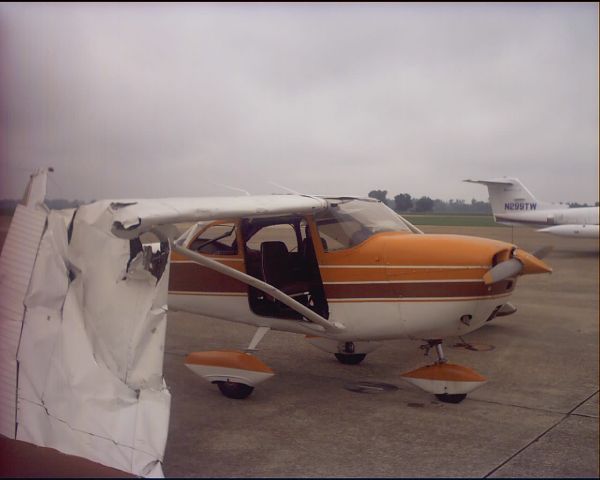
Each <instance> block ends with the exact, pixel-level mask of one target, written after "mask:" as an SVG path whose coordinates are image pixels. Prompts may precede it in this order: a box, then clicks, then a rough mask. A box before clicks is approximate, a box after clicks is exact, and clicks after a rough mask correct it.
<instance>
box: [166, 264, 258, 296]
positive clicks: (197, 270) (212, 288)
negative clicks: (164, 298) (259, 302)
mask: <svg viewBox="0 0 600 480" xmlns="http://www.w3.org/2000/svg"><path fill="white" fill-rule="evenodd" d="M232 266H233V265H232ZM233 268H235V267H233ZM169 291H176V292H219V293H222V292H229V293H246V292H247V291H248V287H247V286H246V284H244V283H242V282H240V281H239V280H236V279H235V278H231V277H228V276H227V275H223V274H222V273H219V272H216V271H214V270H212V269H210V268H206V267H203V266H202V265H198V264H197V263H189V262H185V263H184V262H181V263H180V262H172V263H171V272H170V275H169Z"/></svg>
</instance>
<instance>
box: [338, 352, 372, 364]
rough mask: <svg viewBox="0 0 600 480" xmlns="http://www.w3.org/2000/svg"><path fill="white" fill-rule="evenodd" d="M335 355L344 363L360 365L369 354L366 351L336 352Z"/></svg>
mask: <svg viewBox="0 0 600 480" xmlns="http://www.w3.org/2000/svg"><path fill="white" fill-rule="evenodd" d="M334 355H335V358H337V359H338V360H339V362H340V363H343V364H344V365H358V364H359V363H360V362H362V361H363V360H364V359H365V357H366V356H367V354H366V353H335V354H334Z"/></svg>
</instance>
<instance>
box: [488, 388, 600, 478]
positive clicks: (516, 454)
mask: <svg viewBox="0 0 600 480" xmlns="http://www.w3.org/2000/svg"><path fill="white" fill-rule="evenodd" d="M598 391H599V390H596V391H594V392H593V393H592V394H591V395H589V396H588V397H586V398H585V399H584V400H582V401H581V402H579V403H578V404H577V405H575V407H573V408H572V409H571V410H569V411H568V412H567V413H566V414H564V415H563V417H562V418H561V419H560V420H558V421H557V422H556V423H555V424H554V425H552V426H550V427H548V428H547V429H546V430H544V431H543V432H542V433H541V434H540V435H538V436H537V437H535V438H534V439H533V440H532V441H531V442H529V443H528V444H527V445H525V446H524V447H522V448H520V449H519V450H517V452H515V453H514V454H512V455H511V456H510V457H508V458H507V459H506V460H505V461H504V462H502V463H501V464H500V465H498V466H497V467H496V468H494V469H493V470H491V471H490V472H489V473H488V474H487V475H485V476H484V477H483V478H488V477H489V476H490V475H492V474H494V473H495V472H496V471H498V470H499V469H500V468H502V467H503V466H504V465H506V464H507V463H508V462H510V461H511V460H512V459H513V458H515V457H517V456H518V455H520V454H521V453H522V452H524V451H525V450H527V449H528V448H529V447H530V446H531V445H533V444H534V443H536V442H538V441H539V440H540V439H542V438H543V437H545V436H546V435H547V434H548V433H549V432H551V431H552V430H554V429H555V428H556V427H558V426H559V425H560V424H561V423H563V422H564V421H565V420H566V419H567V418H569V417H570V416H572V415H573V416H575V415H576V416H582V417H588V418H595V417H590V416H588V415H578V414H574V413H573V412H574V411H575V410H577V409H578V408H579V407H581V405H583V404H584V403H585V402H587V401H588V400H590V399H591V398H592V397H593V396H594V395H596V394H597V393H598ZM490 403H495V402H490ZM524 408H528V407H524ZM532 410H535V409H532ZM542 411H544V410H542Z"/></svg>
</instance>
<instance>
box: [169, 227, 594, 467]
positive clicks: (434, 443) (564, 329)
mask: <svg viewBox="0 0 600 480" xmlns="http://www.w3.org/2000/svg"><path fill="white" fill-rule="evenodd" d="M423 230H425V231H426V232H427V233H461V234H467V235H476V236H484V237H488V238H497V239H499V240H506V241H511V239H512V240H514V242H515V243H517V244H518V245H519V246H521V247H523V248H525V249H527V250H529V251H532V250H535V249H536V248H538V247H540V246H543V245H548V244H551V245H554V247H555V250H554V251H553V252H552V253H551V254H550V255H549V256H548V257H547V258H546V261H547V262H548V263H549V264H550V265H551V266H552V267H553V268H554V273H553V274H552V275H535V276H528V277H524V278H521V279H520V280H519V283H518V285H517V288H516V290H515V294H514V295H513V296H512V298H511V300H510V301H511V302H512V303H513V304H514V305H515V306H517V308H518V311H517V313H515V314H514V315H511V316H509V317H503V318H497V319H495V320H493V321H492V322H490V324H488V325H486V326H485V327H483V328H481V329H479V330H478V331H476V332H474V333H472V334H470V335H468V336H467V337H466V338H465V340H466V341H467V342H468V343H471V344H473V345H475V346H479V347H480V349H481V350H480V351H473V350H468V349H465V348H462V347H455V348H452V345H455V344H458V343H460V342H461V341H460V339H458V338H456V339H448V340H447V341H446V342H445V351H446V355H447V357H449V360H450V361H452V362H453V363H460V364H463V365H467V366H470V367H472V368H474V369H476V370H477V371H479V372H480V373H482V374H483V375H485V376H486V377H488V379H489V382H488V383H487V384H486V385H484V386H483V387H481V388H480V389H478V390H476V391H475V392H473V393H472V394H470V395H469V396H468V397H467V399H466V400H465V401H463V402H462V403H460V404H457V405H452V404H445V403H440V402H439V401H437V400H436V399H435V397H433V396H432V395H429V394H427V393H425V392H423V391H421V390H419V389H417V388H416V387H413V386H412V385H410V384H408V383H406V382H404V381H403V380H402V379H401V378H400V374H401V373H403V372H406V371H409V370H412V369H414V368H416V367H418V366H422V365H425V364H427V363H430V362H431V361H432V359H431V358H425V357H423V351H422V350H419V348H418V347H419V343H418V342H412V341H404V340H396V341H389V342H386V343H385V344H384V346H383V347H382V348H380V349H379V350H377V351H375V352H373V353H371V354H369V355H368V356H367V359H366V360H365V361H364V362H363V363H362V364H360V365H356V366H348V365H342V364H340V363H338V362H337V361H336V360H335V358H334V357H333V355H329V354H326V353H324V352H322V351H320V350H317V349H316V348H314V347H312V346H311V345H309V344H308V343H307V342H306V341H305V340H304V338H303V337H302V336H299V335H293V334H288V333H281V332H269V333H268V334H267V336H266V337H265V339H264V340H263V341H262V342H261V344H260V351H259V353H258V356H259V357H260V358H261V359H262V360H263V361H264V362H265V363H266V364H267V365H269V366H270V367H271V368H272V369H273V370H275V372H276V375H275V377H273V378H272V379H271V380H269V381H267V382H265V383H264V384H261V385H259V386H258V387H257V388H256V389H255V391H254V393H253V394H252V395H251V396H250V397H249V398H247V399H245V400H241V401H240V400H232V399H228V398H225V397H224V396H222V395H221V394H220V393H219V391H218V389H217V388H216V387H215V386H214V385H210V384H208V383H206V382H205V381H204V380H202V379H201V378H200V377H197V376H196V375H194V374H193V373H191V372H190V371H189V370H188V369H187V368H186V367H185V366H184V364H183V360H184V357H185V355H186V354H187V353H189V352H192V351H204V350H213V349H243V348H245V347H246V346H247V345H248V342H249V341H250V339H251V338H252V335H253V333H254V329H253V328H251V327H248V326H244V325H238V324H234V323H229V322H222V321H218V320H211V319H207V318H203V317H198V316H194V315H188V314H184V313H170V314H169V321H168V327H167V345H166V355H165V364H164V375H165V378H166V382H167V385H168V386H169V388H170V390H171V394H172V404H171V423H170V430H169V438H168V442H167V448H166V453H165V459H164V466H163V468H164V472H165V475H166V476H171V477H291V476H293V477H521V478H522V477H556V478H558V477H560V478H565V477H598V474H599V470H598V438H599V436H598V361H599V359H598V310H599V308H598V242H597V241H594V240H579V239H568V238H560V237H553V236H546V235H544V234H539V233H535V232H534V231H533V230H530V229H527V228H515V229H514V230H513V229H511V228H502V227H486V228H476V227H468V228H467V227H423ZM359 381H370V382H385V383H389V384H393V385H395V386H397V387H398V389H397V390H392V391H386V392H380V393H371V394H369V393H357V392H352V391H349V390H348V389H346V388H345V386H347V385H348V384H350V383H353V382H359Z"/></svg>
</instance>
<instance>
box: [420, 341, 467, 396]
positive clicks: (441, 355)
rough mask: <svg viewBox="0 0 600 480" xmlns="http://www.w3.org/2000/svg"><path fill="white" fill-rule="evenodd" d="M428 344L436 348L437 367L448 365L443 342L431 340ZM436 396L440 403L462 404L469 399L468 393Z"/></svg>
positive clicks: (439, 394)
mask: <svg viewBox="0 0 600 480" xmlns="http://www.w3.org/2000/svg"><path fill="white" fill-rule="evenodd" d="M427 343H428V346H429V348H431V347H435V353H436V354H437V357H438V359H437V362H435V363H436V364H437V365H442V364H444V363H448V359H447V358H446V357H445V356H444V350H443V349H442V341H441V340H429V341H428V342H427ZM435 396H436V398H437V399H438V400H439V401H441V402H444V403H460V402H462V401H463V400H464V399H465V398H467V394H466V393H436V394H435Z"/></svg>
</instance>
